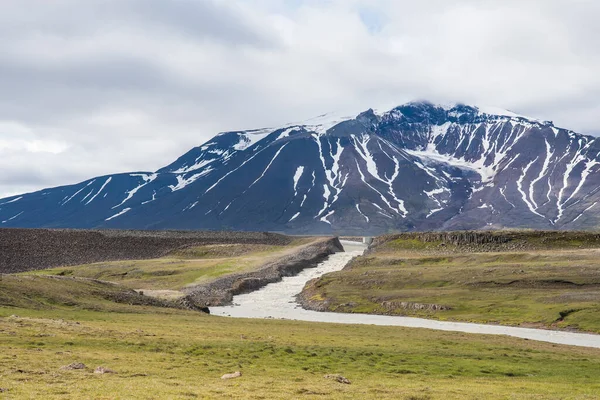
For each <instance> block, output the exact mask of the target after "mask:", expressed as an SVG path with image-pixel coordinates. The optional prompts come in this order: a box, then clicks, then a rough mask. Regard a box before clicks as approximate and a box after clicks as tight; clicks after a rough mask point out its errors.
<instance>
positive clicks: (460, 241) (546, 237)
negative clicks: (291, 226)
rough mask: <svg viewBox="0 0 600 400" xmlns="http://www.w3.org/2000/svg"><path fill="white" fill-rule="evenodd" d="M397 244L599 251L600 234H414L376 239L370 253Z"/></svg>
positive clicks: (472, 249)
mask: <svg viewBox="0 0 600 400" xmlns="http://www.w3.org/2000/svg"><path fill="white" fill-rule="evenodd" d="M395 240H416V241H420V242H423V243H430V244H437V245H438V246H439V249H440V250H448V251H451V248H452V247H456V248H458V249H459V250H460V251H461V252H488V251H515V250H534V249H540V248H542V249H543V248H555V247H561V248H565V249H566V248H597V247H600V233H598V232H577V231H527V230H523V231H455V232H411V233H399V234H391V235H383V236H378V237H376V238H374V240H373V242H372V244H371V245H370V246H369V251H368V252H376V251H377V249H378V248H379V247H381V246H384V245H386V244H387V243H389V242H392V241H395Z"/></svg>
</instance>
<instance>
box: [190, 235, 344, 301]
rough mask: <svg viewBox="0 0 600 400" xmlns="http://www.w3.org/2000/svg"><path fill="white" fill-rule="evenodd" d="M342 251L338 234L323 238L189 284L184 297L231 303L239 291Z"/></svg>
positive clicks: (263, 284)
mask: <svg viewBox="0 0 600 400" xmlns="http://www.w3.org/2000/svg"><path fill="white" fill-rule="evenodd" d="M338 251H343V247H342V244H341V243H340V241H339V239H338V238H327V239H320V240H318V241H316V242H313V243H311V244H308V245H305V246H303V247H302V248H301V249H299V250H298V251H297V252H294V253H293V254H291V255H289V256H286V257H283V258H281V259H279V260H277V261H274V262H272V263H269V264H266V265H264V266H263V267H261V268H259V269H257V270H255V271H250V272H246V273H240V274H235V275H229V276H225V277H222V278H218V279H216V280H214V281H213V282H209V283H206V284H203V285H199V286H194V287H191V288H188V289H187V290H186V292H187V295H186V296H185V297H184V300H183V301H184V302H186V303H188V304H190V305H193V306H194V307H203V306H204V307H206V306H223V305H227V304H230V303H231V300H232V299H233V296H235V295H238V294H242V293H248V292H252V291H254V290H257V289H260V288H261V287H263V286H266V285H268V284H269V283H273V282H279V281H281V279H282V277H284V276H293V275H296V274H298V273H299V272H300V271H302V270H303V269H305V268H311V267H316V266H317V264H318V263H320V262H321V261H323V260H324V259H325V258H327V257H328V256H329V255H331V254H333V253H336V252H338Z"/></svg>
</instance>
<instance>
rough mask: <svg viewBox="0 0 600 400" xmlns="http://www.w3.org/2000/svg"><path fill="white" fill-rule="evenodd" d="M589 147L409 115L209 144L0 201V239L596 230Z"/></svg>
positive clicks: (484, 115) (508, 127)
mask: <svg viewBox="0 0 600 400" xmlns="http://www.w3.org/2000/svg"><path fill="white" fill-rule="evenodd" d="M599 169H600V142H599V141H598V139H597V138H595V137H592V136H586V135H581V134H578V133H575V132H573V131H570V130H567V129H562V128H558V127H556V126H554V125H553V123H552V122H550V121H540V120H537V119H535V118H530V117H525V116H522V115H519V114H516V113H514V112H511V111H506V110H501V109H497V108H493V107H475V106H469V105H464V104H452V105H435V104H432V103H429V102H424V101H423V102H411V103H407V104H404V105H401V106H398V107H395V108H393V109H391V110H389V111H385V112H378V111H374V110H371V109H369V110H366V111H364V112H362V113H356V114H354V115H352V114H348V113H345V114H344V113H341V114H331V115H329V114H325V115H322V116H319V117H317V118H314V119H312V120H308V121H304V122H300V123H294V124H288V125H285V126H282V127H279V128H264V129H258V130H249V131H231V132H224V133H220V134H218V135H217V136H215V137H214V138H212V139H211V140H209V141H208V142H206V143H205V144H203V145H201V146H199V147H196V148H194V149H191V150H190V151H189V152H187V153H186V154H184V155H183V156H181V157H180V158H178V159H177V160H176V161H175V162H173V163H172V164H170V165H168V166H166V167H164V168H161V169H160V170H158V171H156V172H136V173H126V174H117V175H111V176H104V177H98V178H94V179H90V180H87V181H85V182H82V183H79V184H76V185H71V186H63V187H58V188H53V189H45V190H42V191H39V192H35V193H31V194H25V195H20V196H14V197H10V198H7V199H3V200H0V227H52V228H63V227H68V228H117V229H208V230H252V231H278V232H285V233H293V234H342V235H377V234H383V233H389V232H399V231H427V230H468V229H490V230H491V229H500V228H534V229H566V230H586V229H596V228H598V227H599V226H600V208H598V202H600V174H598V171H599Z"/></svg>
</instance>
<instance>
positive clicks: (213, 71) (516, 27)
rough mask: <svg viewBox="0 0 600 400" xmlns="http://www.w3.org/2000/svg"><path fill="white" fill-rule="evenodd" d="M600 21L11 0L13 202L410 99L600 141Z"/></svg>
mask: <svg viewBox="0 0 600 400" xmlns="http://www.w3.org/2000/svg"><path fill="white" fill-rule="evenodd" d="M598 17H600V4H596V2H591V1H583V0H581V1H572V2H566V1H564V0H532V1H528V2H523V1H517V0H490V1H486V2H482V1H476V0H457V1H452V2H449V1H445V0H427V1H419V2H415V1H405V0H399V1H398V0H378V1H367V0H328V1H321V0H319V1H317V0H227V1H225V0H172V1H167V0H87V1H85V2H81V1H77V0H54V1H52V2H48V1H45V0H4V1H2V2H0V52H1V54H2V58H3V60H2V63H0V171H2V174H1V175H3V176H4V177H3V178H2V179H1V180H0V197H1V196H2V195H3V194H4V195H5V194H7V193H16V192H20V191H29V190H36V189H39V188H41V187H44V186H53V185H60V184H68V183H73V182H75V181H81V180H84V179H86V178H89V177H92V176H96V175H101V174H108V173H114V172H123V171H130V170H137V171H141V170H156V169H158V168H160V167H161V166H163V165H166V164H168V163H170V162H171V161H172V160H174V159H175V158H177V157H178V156H179V155H181V154H182V153H183V152H185V151H187V150H188V149H189V148H190V147H192V146H196V145H199V144H200V143H202V142H204V141H206V140H208V139H210V138H211V137H212V136H213V135H214V134H216V133H217V132H218V131H222V130H228V129H246V128H255V127H264V126H274V125H277V124H282V123H286V122H289V121H294V120H301V119H305V118H309V117H312V116H314V115H318V114H322V113H323V112H327V111H335V110H344V109H353V110H354V109H356V110H360V109H366V108H368V107H379V108H386V107H393V106H394V105H397V104H400V103H403V102H405V101H409V100H412V99H430V100H432V101H440V102H447V101H464V102H467V103H472V104H484V105H495V106H499V107H504V108H508V109H511V110H514V111H517V112H519V113H522V114H525V115H532V116H535V117H538V118H542V119H550V120H553V121H554V122H555V123H556V124H558V125H560V126H565V127H568V128H571V129H574V130H576V131H580V132H584V133H600V129H599V123H598V120H597V117H596V116H597V115H599V113H598V112H599V111H600V96H598V94H599V92H600V76H598V74H597V71H598V70H600V48H598V46H597V44H596V38H597V37H598V36H600V27H599V26H598V25H597V24H596V20H597V19H598ZM40 150H53V151H44V152H40Z"/></svg>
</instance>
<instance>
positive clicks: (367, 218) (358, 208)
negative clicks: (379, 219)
mask: <svg viewBox="0 0 600 400" xmlns="http://www.w3.org/2000/svg"><path fill="white" fill-rule="evenodd" d="M356 210H357V211H358V212H359V213H360V215H362V216H363V217H365V219H366V220H367V222H369V217H367V216H366V215H365V214H363V212H362V211H360V206H359V205H358V204H357V205H356Z"/></svg>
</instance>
